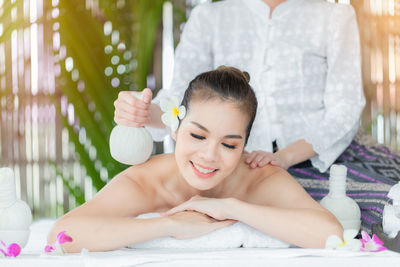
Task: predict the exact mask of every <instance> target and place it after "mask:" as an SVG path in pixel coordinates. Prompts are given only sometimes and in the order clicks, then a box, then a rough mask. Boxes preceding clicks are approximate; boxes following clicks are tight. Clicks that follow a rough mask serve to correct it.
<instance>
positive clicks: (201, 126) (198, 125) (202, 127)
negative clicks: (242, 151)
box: [191, 121, 243, 139]
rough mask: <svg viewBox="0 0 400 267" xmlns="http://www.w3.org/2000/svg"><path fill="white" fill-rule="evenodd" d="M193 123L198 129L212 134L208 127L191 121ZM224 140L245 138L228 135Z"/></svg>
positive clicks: (237, 135)
mask: <svg viewBox="0 0 400 267" xmlns="http://www.w3.org/2000/svg"><path fill="white" fill-rule="evenodd" d="M191 123H192V124H194V125H196V126H197V127H199V128H200V129H202V130H203V131H205V132H207V133H209V132H210V131H209V130H208V129H207V128H206V127H204V126H203V125H201V124H200V123H197V122H195V121H191ZM224 138H234V139H243V137H242V136H241V135H239V134H228V135H225V136H224Z"/></svg>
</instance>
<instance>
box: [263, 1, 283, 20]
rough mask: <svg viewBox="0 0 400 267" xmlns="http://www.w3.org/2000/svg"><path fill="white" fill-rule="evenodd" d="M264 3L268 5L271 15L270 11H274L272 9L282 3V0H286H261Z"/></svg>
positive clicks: (270, 15)
mask: <svg viewBox="0 0 400 267" xmlns="http://www.w3.org/2000/svg"><path fill="white" fill-rule="evenodd" d="M262 1H263V2H264V3H265V4H266V5H268V6H269V10H270V12H269V17H270V18H271V17H272V12H273V11H274V9H275V8H276V7H277V6H279V5H280V4H282V3H283V2H285V1H286V0H262Z"/></svg>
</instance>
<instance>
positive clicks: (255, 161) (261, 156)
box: [250, 153, 265, 168]
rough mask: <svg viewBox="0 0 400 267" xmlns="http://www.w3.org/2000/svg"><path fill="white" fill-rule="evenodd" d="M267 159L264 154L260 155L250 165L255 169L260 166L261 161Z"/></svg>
mask: <svg viewBox="0 0 400 267" xmlns="http://www.w3.org/2000/svg"><path fill="white" fill-rule="evenodd" d="M264 157H265V155H264V154H263V153H258V154H257V156H256V157H255V158H254V159H253V161H252V162H251V164H250V167H252V168H255V167H257V166H258V164H259V163H260V161H261V160H262V159H263V158H264Z"/></svg>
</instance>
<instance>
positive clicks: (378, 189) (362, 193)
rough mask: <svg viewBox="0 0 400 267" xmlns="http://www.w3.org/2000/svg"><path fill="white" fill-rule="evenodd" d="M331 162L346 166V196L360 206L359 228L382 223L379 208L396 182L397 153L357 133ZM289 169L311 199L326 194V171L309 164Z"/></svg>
mask: <svg viewBox="0 0 400 267" xmlns="http://www.w3.org/2000/svg"><path fill="white" fill-rule="evenodd" d="M335 163H336V164H343V165H345V166H346V167H347V168H348V172H347V177H348V178H347V191H346V193H347V196H349V197H351V198H352V199H354V200H355V201H356V202H357V203H358V205H359V206H360V209H361V230H365V231H367V232H369V233H371V227H372V224H375V223H381V222H382V212H383V208H384V206H385V205H386V204H389V203H390V199H389V198H388V197H387V193H388V192H389V190H390V188H391V187H392V186H393V185H395V184H396V183H398V182H399V181H400V155H398V154H395V153H393V152H391V151H390V150H389V149H388V148H387V147H385V146H382V145H378V144H376V143H375V142H373V141H371V140H368V138H367V137H366V136H365V135H358V136H357V138H355V140H353V142H352V143H351V144H350V146H349V147H348V148H347V149H346V150H345V151H344V152H343V154H342V155H341V156H340V157H339V158H338V159H337V160H336V162H335ZM289 172H290V174H292V175H293V176H294V177H295V178H296V179H297V181H298V182H299V183H300V184H301V185H302V186H303V187H304V188H305V189H306V191H307V192H308V193H309V194H310V195H311V196H312V197H313V198H314V199H315V200H317V201H319V200H321V199H322V198H323V197H324V196H326V195H327V194H328V192H329V173H328V172H324V173H320V172H319V171H318V170H317V169H316V168H314V167H312V166H310V165H308V166H305V167H304V165H303V166H300V167H296V166H295V167H292V168H290V169H289Z"/></svg>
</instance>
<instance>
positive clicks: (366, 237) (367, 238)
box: [360, 231, 371, 244]
mask: <svg viewBox="0 0 400 267" xmlns="http://www.w3.org/2000/svg"><path fill="white" fill-rule="evenodd" d="M361 237H362V239H360V240H361V242H362V243H363V244H364V243H368V242H369V241H370V240H371V237H370V236H369V235H368V233H367V232H365V231H361Z"/></svg>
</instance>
